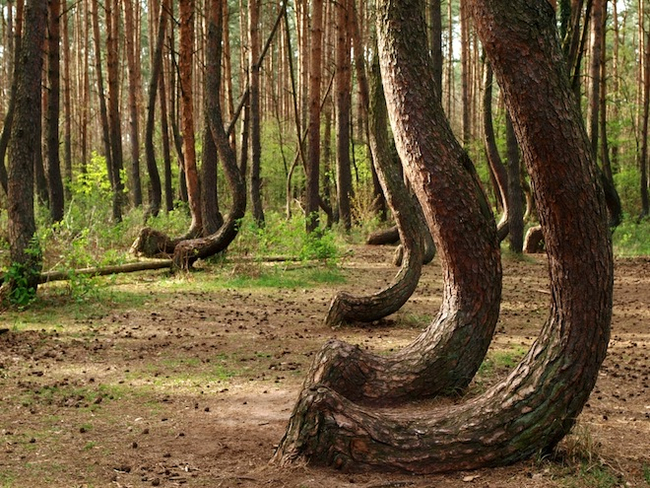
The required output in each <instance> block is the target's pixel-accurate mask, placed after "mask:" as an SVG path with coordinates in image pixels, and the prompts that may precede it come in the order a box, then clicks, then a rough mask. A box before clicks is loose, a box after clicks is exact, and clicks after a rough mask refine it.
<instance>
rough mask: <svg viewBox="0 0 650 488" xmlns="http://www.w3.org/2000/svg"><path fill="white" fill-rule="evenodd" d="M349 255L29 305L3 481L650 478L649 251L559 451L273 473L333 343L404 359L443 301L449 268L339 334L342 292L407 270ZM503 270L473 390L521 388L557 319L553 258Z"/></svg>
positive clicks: (631, 272)
mask: <svg viewBox="0 0 650 488" xmlns="http://www.w3.org/2000/svg"><path fill="white" fill-rule="evenodd" d="M349 250H350V252H349V253H345V254H341V256H343V257H342V258H338V261H337V262H336V263H334V264H333V263H332V262H331V261H327V262H320V261H316V262H314V261H309V262H304V261H294V260H291V261H284V262H272V263H267V262H263V261H262V260H259V259H250V258H248V257H247V256H245V255H244V253H242V254H233V255H228V256H226V257H225V258H221V259H220V260H213V261H211V262H208V263H201V264H200V265H199V266H198V269H197V270H196V271H194V272H192V273H183V274H178V275H170V274H169V273H168V272H166V271H157V272H146V273H140V274H137V275H121V276H116V277H112V278H95V279H94V281H93V282H92V284H90V285H89V291H88V293H86V294H85V295H83V297H82V298H80V297H76V296H73V295H72V294H71V293H70V291H69V288H68V287H69V285H68V284H65V283H52V284H48V285H44V286H43V287H41V288H40V289H39V294H38V296H37V297H36V299H35V301H33V302H32V304H31V306H30V307H29V308H27V309H25V310H16V309H12V310H8V311H6V312H5V313H4V314H3V315H2V317H1V318H0V331H1V332H0V402H1V403H0V404H1V405H2V409H0V439H1V440H2V442H1V443H0V487H8V488H16V487H40V486H54V487H71V486H86V487H105V486H116V487H117V486H123V487H126V486H132V487H145V486H168V487H171V486H196V487H204V486H222V487H235V486H242V487H251V488H252V487H260V486H266V487H271V488H280V487H305V488H316V487H333V486H336V487H352V486H354V487H358V486H363V487H368V488H369V487H375V488H378V487H380V486H384V487H385V486H408V487H415V488H424V487H431V486H436V487H442V488H447V487H457V486H480V487H485V486H490V487H508V488H514V487H521V486H526V487H579V488H583V487H584V488H586V487H593V486H595V487H603V488H605V487H615V486H641V487H642V486H650V484H649V483H650V482H649V481H648V478H649V477H650V475H649V474H648V473H650V457H649V455H648V452H650V442H649V440H648V439H650V427H649V426H650V418H649V416H650V410H649V409H648V400H647V399H648V395H649V394H650V393H649V392H648V383H649V379H648V371H650V361H649V359H648V347H650V339H649V336H648V331H647V323H648V318H649V317H648V315H647V311H648V310H649V309H650V303H649V302H648V300H650V297H649V296H648V293H647V290H648V285H649V284H650V283H649V282H648V276H650V263H649V262H648V261H647V260H643V259H636V260H628V259H625V260H621V259H619V260H618V261H617V264H616V265H617V273H616V276H617V278H616V280H617V281H616V287H617V289H616V294H615V299H616V303H615V308H614V329H613V335H612V344H611V347H610V353H609V356H608V358H607V360H606V362H605V365H604V367H603V370H602V372H601V375H600V377H599V381H598V384H597V386H596V389H595V390H594V393H593V395H592V397H591V398H590V401H589V404H588V405H587V406H586V407H585V410H584V412H583V414H582V415H581V416H580V419H579V423H578V427H577V428H576V429H575V430H574V432H573V434H572V435H571V436H569V437H567V439H565V440H564V441H563V443H562V444H561V445H560V446H559V447H558V449H557V450H556V451H555V452H554V453H552V454H551V455H541V454H540V456H539V457H538V458H536V459H531V460H530V461H527V462H524V463H520V464H519V465H516V466H513V467H506V468H499V469H491V470H488V469H486V470H479V471H477V472H473V473H466V472H461V473H449V474H445V475H437V476H426V477H413V476H408V475H402V474H396V473H389V474H386V473H364V474H353V473H339V472H336V471H333V470H330V469H324V468H312V467H307V466H304V465H298V466H296V467H292V468H279V467H277V466H269V465H268V460H269V459H270V457H271V456H272V454H273V449H274V446H275V445H277V443H278V441H279V440H280V438H281V436H282V434H283V432H284V428H285V426H286V422H287V420H288V418H289V415H290V412H291V409H292V406H293V402H294V401H295V398H296V396H297V394H298V391H299V389H300V387H301V384H302V381H303V379H304V377H305V374H306V371H307V369H308V368H309V366H310V363H311V359H312V357H313V355H314V352H315V351H316V350H318V348H319V347H320V346H321V345H322V344H323V343H324V342H325V341H326V340H327V339H328V338H330V337H338V338H339V339H343V340H347V341H350V342H353V343H355V344H358V345H359V346H360V347H363V348H368V349H371V350H374V351H377V352H379V353H381V354H390V353H391V352H393V351H395V350H398V349H399V348H400V347H403V346H404V345H406V344H408V343H409V342H410V341H412V340H413V339H414V338H415V337H416V336H417V335H418V334H419V332H420V331H421V330H422V329H423V328H424V327H426V326H427V325H428V324H429V322H430V321H431V320H432V319H433V318H434V317H435V315H436V312H437V309H438V307H439V305H440V299H441V296H440V294H441V291H442V284H441V281H440V269H439V266H438V265H437V264H435V263H434V264H432V265H429V266H427V267H425V271H424V275H423V277H422V280H421V284H420V286H419V287H418V291H417V292H416V294H415V295H414V297H413V298H412V299H411V300H410V301H409V302H408V303H407V304H406V306H405V307H404V308H403V310H401V311H400V312H398V313H397V314H395V315H394V316H392V317H390V318H388V319H386V320H384V321H381V322H380V323H377V324H366V325H363V326H354V327H344V328H340V329H337V330H336V331H333V330H331V329H328V328H326V327H324V325H323V320H324V317H325V314H326V311H327V307H328V305H329V302H330V300H331V298H332V296H333V294H334V292H335V291H338V290H340V289H345V290H347V291H349V292H355V293H360V292H362V291H364V290H366V291H376V290H377V289H379V288H381V287H382V286H385V285H386V284H387V283H389V282H390V281H391V280H392V278H393V276H394V274H395V271H396V270H395V268H394V267H392V266H391V265H390V264H388V263H389V262H390V257H391V251H392V250H391V249H371V248H367V247H359V246H352V247H350V248H349ZM504 269H505V280H504V292H503V295H504V302H503V304H502V309H501V310H502V312H501V319H500V322H499V324H498V327H497V334H496V336H495V338H494V341H493V346H492V348H491V349H490V352H489V354H488V357H487V358H486V361H485V363H484V365H483V367H482V368H481V371H480V372H479V375H478V376H477V378H476V380H475V382H474V383H473V384H472V386H471V387H470V389H469V391H468V392H467V394H466V396H472V395H477V394H480V393H481V392H482V391H485V389H487V388H488V387H489V386H490V385H491V384H494V383H495V382H497V381H500V380H501V379H502V378H504V377H505V376H506V375H507V374H508V373H509V372H510V371H511V370H512V368H513V367H514V365H515V364H516V363H517V361H518V360H519V359H520V358H521V357H522V355H523V354H524V353H525V351H526V350H527V348H528V347H529V345H530V344H531V343H532V341H533V340H534V338H535V336H536V335H537V332H538V330H539V328H540V327H541V325H542V323H543V321H544V318H545V316H546V307H547V305H548V292H547V291H546V290H547V284H546V279H547V278H546V266H545V261H544V260H543V259H542V258H530V259H525V260H515V259H509V258H506V259H505V261H504ZM451 401H462V399H461V398H456V399H452V400H451ZM626 483H628V484H629V485H626Z"/></svg>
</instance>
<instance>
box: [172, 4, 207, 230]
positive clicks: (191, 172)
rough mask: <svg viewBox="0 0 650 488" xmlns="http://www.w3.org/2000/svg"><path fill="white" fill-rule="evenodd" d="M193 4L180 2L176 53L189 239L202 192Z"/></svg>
mask: <svg viewBox="0 0 650 488" xmlns="http://www.w3.org/2000/svg"><path fill="white" fill-rule="evenodd" d="M194 8H195V7H194V0H180V2H179V9H180V39H179V43H180V49H179V53H178V69H179V76H180V80H179V81H180V90H181V127H182V129H181V130H182V131H183V162H184V164H185V181H186V184H187V197H188V201H189V204H190V213H191V215H192V223H191V225H190V230H189V232H188V235H189V236H198V235H200V234H201V233H202V232H203V221H202V217H201V189H200V187H199V173H198V169H197V166H196V150H195V147H194V144H195V137H194V97H193V92H194V90H193V86H192V83H193V76H192V72H193V66H194V13H195V11H194Z"/></svg>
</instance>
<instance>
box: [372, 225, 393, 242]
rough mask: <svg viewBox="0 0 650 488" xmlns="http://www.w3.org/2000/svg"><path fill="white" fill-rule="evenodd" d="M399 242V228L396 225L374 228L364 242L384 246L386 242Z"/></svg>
mask: <svg viewBox="0 0 650 488" xmlns="http://www.w3.org/2000/svg"><path fill="white" fill-rule="evenodd" d="M398 242H399V229H398V228H397V226H396V225H394V226H392V227H390V228H388V229H381V230H376V231H374V232H371V233H370V234H368V237H367V238H366V244H368V245H369V246H385V245H386V244H397V243H398Z"/></svg>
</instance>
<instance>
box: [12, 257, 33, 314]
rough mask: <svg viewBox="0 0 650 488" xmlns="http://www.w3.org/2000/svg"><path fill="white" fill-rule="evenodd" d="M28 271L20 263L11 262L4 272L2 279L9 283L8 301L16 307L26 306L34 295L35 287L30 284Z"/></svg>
mask: <svg viewBox="0 0 650 488" xmlns="http://www.w3.org/2000/svg"><path fill="white" fill-rule="evenodd" d="M29 274H30V271H29V270H28V267H27V266H25V265H24V264H22V263H11V265H10V266H9V268H7V270H6V271H5V272H4V280H5V282H6V283H11V286H10V290H9V302H10V303H11V304H12V305H14V306H17V307H26V306H27V305H29V304H30V303H31V302H32V301H33V300H34V298H35V297H36V289H35V288H34V287H33V286H31V285H30V277H29Z"/></svg>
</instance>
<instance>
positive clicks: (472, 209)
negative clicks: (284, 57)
mask: <svg viewBox="0 0 650 488" xmlns="http://www.w3.org/2000/svg"><path fill="white" fill-rule="evenodd" d="M406 3H408V4H409V5H406V6H405V7H404V9H403V11H402V12H401V13H400V14H398V15H396V16H395V17H396V19H395V20H391V21H390V29H388V28H386V26H387V24H386V23H387V22H388V20H383V21H382V22H379V38H380V40H381V42H380V49H379V53H380V64H381V71H382V81H383V84H384V89H385V92H386V101H387V106H388V112H389V115H390V121H391V125H392V129H393V134H394V135H395V143H396V147H397V150H398V153H399V155H400V158H401V160H402V164H403V165H404V168H405V172H406V174H407V176H408V179H409V181H410V182H411V184H412V186H413V189H414V191H415V193H416V195H417V197H418V199H419V201H420V203H421V204H422V207H423V211H424V214H425V217H426V219H427V224H428V226H429V228H430V230H431V233H432V235H433V237H434V241H435V242H436V247H437V250H438V251H439V255H440V260H441V264H442V266H443V269H444V275H445V286H444V296H443V305H442V307H441V309H440V312H439V314H438V316H437V318H436V319H435V320H433V322H432V323H431V324H430V325H429V327H428V328H427V329H426V330H425V331H424V332H423V333H422V334H421V335H420V337H418V338H417V339H416V340H415V341H414V342H413V343H412V344H410V345H409V346H408V347H406V348H404V349H403V350H402V351H400V352H398V353H397V354H395V355H393V356H388V357H385V356H383V357H379V356H374V355H370V354H368V353H365V352H363V351H362V350H361V349H359V348H358V347H353V346H350V345H347V344H344V343H341V342H338V341H330V342H328V343H327V344H326V345H325V346H324V347H323V349H322V350H321V351H320V353H319V354H318V355H317V356H316V359H315V360H314V363H313V365H312V368H311V371H310V372H309V374H308V379H307V382H306V384H307V385H312V384H322V385H327V386H329V387H330V388H332V389H334V390H336V391H338V392H339V393H341V394H343V395H344V396H346V397H347V398H348V399H351V400H355V401H367V402H374V403H379V402H396V401H400V400H405V399H410V398H414V397H420V398H421V397H427V396H434V395H437V394H440V393H450V392H454V391H459V390H462V389H463V388H465V387H466V386H467V385H468V384H469V382H470V381H471V379H472V378H473V377H474V374H475V373H476V370H477V369H478V367H479V366H480V364H481V362H482V361H483V358H484V356H485V352H486V351H487V348H488V345H489V343H490V340H491V338H492V334H493V332H494V327H495V324H496V320H497V317H498V311H499V302H500V297H501V262H500V255H499V247H498V243H497V239H496V228H495V225H494V216H493V215H492V212H491V210H490V208H489V205H488V203H487V200H486V198H485V195H484V194H483V191H482V189H481V187H480V184H479V182H478V177H477V175H476V172H475V170H474V167H473V165H472V163H471V161H470V160H469V157H468V156H467V154H466V153H465V152H464V151H463V149H462V148H461V146H460V144H459V143H458V141H457V140H456V139H455V137H454V135H453V133H452V131H451V128H450V126H449V124H448V122H447V120H446V119H445V117H444V114H443V112H442V107H441V106H440V102H439V100H437V98H436V97H431V96H430V94H431V93H435V90H436V87H435V82H434V81H433V77H432V75H431V66H430V59H429V56H428V54H427V48H426V33H425V27H424V24H423V21H422V19H421V18H420V14H421V13H422V12H423V9H421V8H420V6H419V5H418V6H413V5H410V4H411V3H412V2H406ZM395 8H397V7H395ZM410 9H412V10H410ZM397 19H401V20H399V21H398V20H397ZM393 26H397V27H395V29H393ZM397 31H403V32H404V34H400V35H397V34H396V32H397ZM459 236H463V239H459Z"/></svg>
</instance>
